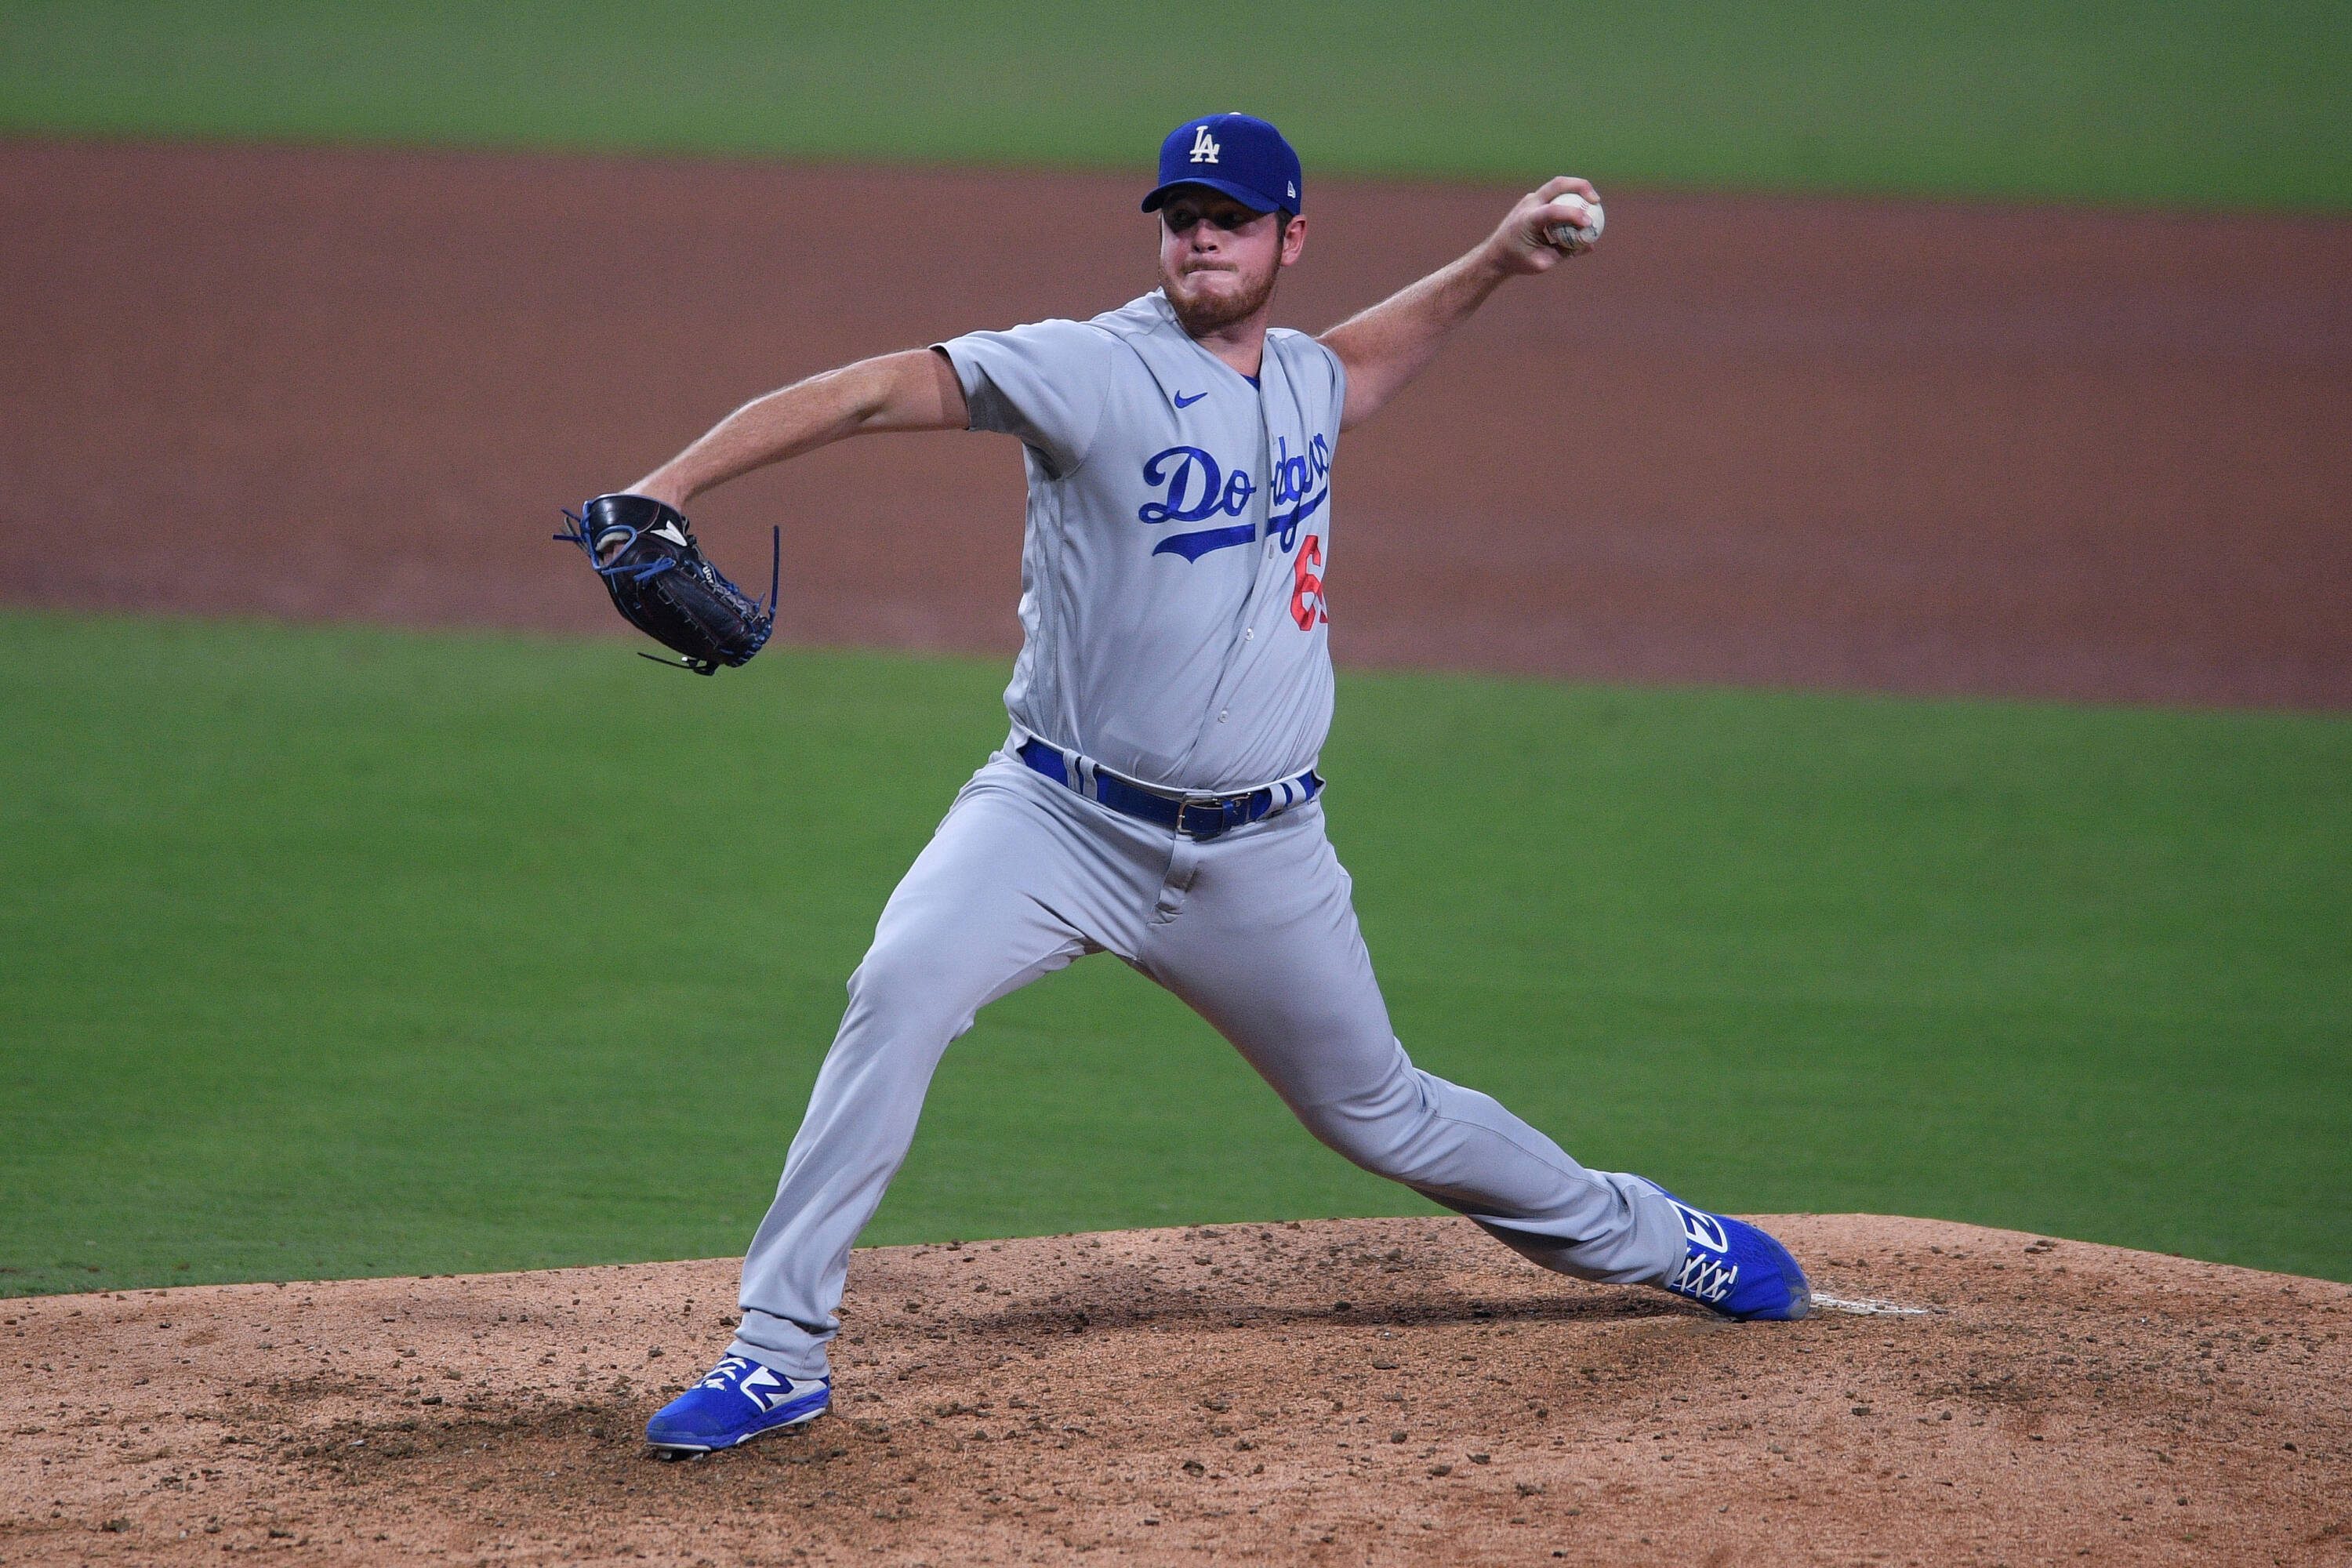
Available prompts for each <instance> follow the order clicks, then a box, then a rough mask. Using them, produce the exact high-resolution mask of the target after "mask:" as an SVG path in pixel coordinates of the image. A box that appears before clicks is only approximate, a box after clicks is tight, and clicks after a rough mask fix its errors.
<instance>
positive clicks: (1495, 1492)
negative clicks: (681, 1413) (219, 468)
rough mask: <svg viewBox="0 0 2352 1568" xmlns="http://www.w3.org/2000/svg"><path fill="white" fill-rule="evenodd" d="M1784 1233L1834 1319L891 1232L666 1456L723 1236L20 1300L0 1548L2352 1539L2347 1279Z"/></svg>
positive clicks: (2164, 1551) (2023, 1551) (1427, 1266)
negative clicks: (289, 1281) (837, 1294)
mask: <svg viewBox="0 0 2352 1568" xmlns="http://www.w3.org/2000/svg"><path fill="white" fill-rule="evenodd" d="M1769 1223H1771V1224H1773V1225H1774V1226H1775V1227H1776V1228H1778V1229H1779V1230H1780V1231H1781V1233H1782V1234H1783V1235H1785V1236H1786V1237H1788V1238H1789V1239H1790V1242H1791V1243H1792V1245H1793V1246H1794V1247H1795V1248H1796V1250H1797V1252H1798V1253H1799V1255H1800V1256H1801V1257H1802V1258H1804V1259H1805V1260H1806V1261H1807V1262H1808V1263H1809V1264H1811V1267H1812V1268H1813V1270H1814V1273H1815V1278H1816V1283H1817V1285H1818V1286H1819V1288H1820V1289H1822V1291H1823V1292H1824V1293H1825V1294H1827V1295H1828V1296H1830V1297H1832V1298H1836V1299H1839V1300H1842V1301H1843V1302H1844V1303H1845V1310H1827V1311H1824V1312H1823V1313H1822V1314H1821V1315H1820V1316H1819V1317H1817V1318H1815V1319H1814V1320H1812V1321H1809V1322H1805V1323H1801V1324H1794V1325H1769V1326H1768V1325H1753V1326H1742V1325H1729V1324H1724V1323H1720V1322H1717V1321H1715V1320H1713V1319H1711V1318H1709V1317H1707V1316H1706V1315H1705V1314H1703V1313H1701V1312H1699V1311H1698V1310H1695V1309H1688V1308H1685V1307H1684V1306H1683V1305H1681V1304H1679V1303H1677V1302H1675V1301H1673V1300H1670V1299H1668V1298H1665V1297H1664V1296H1661V1295H1658V1294H1655V1293H1654V1292H1649V1291H1643V1290H1633V1289H1597V1288H1591V1287H1586V1286H1582V1285H1579V1284H1576V1283H1574V1282H1571V1281H1568V1280H1564V1279H1559V1278H1557V1277H1555V1276H1551V1275H1548V1274H1544V1273H1542V1272H1539V1271H1538V1270H1537V1269H1536V1268H1532V1267H1531V1266H1528V1265H1527V1264H1525V1263H1522V1262H1521V1261H1519V1260H1518V1259H1517V1258H1516V1257H1514V1256H1513V1255H1512V1254H1510V1253H1508V1252H1506V1251H1505V1250H1504V1249H1502V1248H1501V1247H1496V1246H1494V1245H1493V1244H1492V1243H1490V1242H1487V1241H1486V1240H1485V1239H1484V1238H1483V1237H1481V1236H1479V1235H1478V1233H1476V1232H1475V1231H1474V1230H1473V1229H1472V1228H1471V1227H1470V1226H1468V1225H1467V1224H1466V1223H1465V1222H1461V1221H1456V1220H1425V1219H1411V1220H1358V1221H1340V1222H1331V1223H1324V1224H1310V1225H1244V1226H1218V1227H1215V1228H1202V1229H1192V1230H1162V1231H1147V1232H1131V1233H1122V1234H1117V1235H1107V1236H1081V1237H1052V1238H1045V1239H1037V1240H1026V1241H1007V1242H1001V1243H1000V1242H987V1243H975V1244H971V1245H965V1246H948V1247H889V1248H883V1249H878V1250H874V1251H868V1252H863V1253H861V1254H859V1255H858V1258H857V1260H856V1265H855V1267H854V1268H853V1269H852V1271H851V1275H850V1298H849V1302H848V1310H847V1313H846V1316H845V1323H846V1327H845V1331H844V1334H843V1337H842V1340H841V1342H840V1343H839V1345H838V1346H837V1347H836V1358H835V1369H836V1372H837V1373H838V1374H839V1384H840V1388H841V1397H840V1402H839V1404H838V1405H837V1406H836V1414H835V1415H833V1416H830V1417H828V1418H826V1419H825V1420H824V1421H821V1422H819V1423H818V1424H817V1425H816V1426H814V1427H813V1428H810V1429H808V1430H807V1431H805V1432H802V1433H796V1434H787V1435H777V1436H771V1437H768V1438H765V1439H762V1440H761V1441H760V1442H759V1443H756V1444H754V1445H752V1446H751V1447H747V1448H743V1449H739V1450H737V1451H735V1452H732V1453H729V1454H724V1455H720V1456H718V1457H716V1458H709V1459H704V1460H697V1461H691V1462H687V1463H677V1464H664V1463H659V1462H656V1461H655V1460H653V1459H651V1458H648V1457H647V1455H646V1450H645V1448H644V1447H643V1446H642V1444H641V1443H640V1441H639V1428H640V1426H641V1425H642V1423H643V1422H644V1420H645V1418H646V1415H649V1414H650V1413H651V1412H652V1411H653V1410H654V1409H655V1408H656V1406H658V1405H660V1404H661V1403H662V1402H663V1401H664V1400H666V1399H667V1398H668V1397H669V1395H670V1394H671V1393H672V1392H673V1391H674V1389H675V1388H676V1387H677V1385H678V1384H680V1383H681V1382H682V1381H684V1380H685V1379H687V1378H688V1377H690V1376H692V1375H694V1374H696V1373H698V1372H700V1371H701V1370H702V1368H703V1366H704V1364H705V1363H707V1362H708V1361H709V1359H711V1358H712V1357H713V1356H714V1354H715V1352H717V1351H718V1349H719V1347H720V1345H721V1344H722V1343H723V1342H724V1341H725V1338H726V1334H725V1324H726V1322H727V1321H728V1319H729V1318H730V1315H731V1309H732V1305H733V1296H734V1277H735V1266H734V1265H733V1263H732V1262H729V1261H713V1262H701V1263H677V1264H648V1265H643V1266H637V1267H629V1268H573V1269H562V1270H558V1271H553V1272H548V1273H539V1274H512V1275H490V1276H483V1277H478V1278H462V1279H372V1280H359V1281H352V1282H346V1283H337V1284H321V1285H294V1286H269V1285H258V1286H255V1285H245V1286H226V1287H212V1288H203V1289H178V1290H152V1291H138V1292H132V1293H129V1294H122V1295H100V1296H76V1297H55V1298H49V1299H46V1300H20V1301H12V1302H7V1303H5V1304H0V1310H5V1320H0V1334H5V1344H6V1346H7V1347H8V1352H9V1360H10V1361H11V1362H12V1363H14V1365H13V1366H12V1368H11V1373H10V1376H9V1377H8V1379H7V1382H6V1384H5V1388H4V1389H0V1433H5V1435H0V1519H5V1522H0V1560H5V1561H6V1562H9V1563H34V1562H38V1563H61V1562H99V1561H106V1562H140V1563H154V1562H176V1561H188V1562H194V1561H203V1562H213V1561H217V1560H218V1559H219V1556H220V1555H221V1554H222V1553H224V1552H227V1553H232V1554H235V1553H244V1552H263V1553H269V1552H279V1551H286V1552H289V1555H290V1556H292V1557H299V1559H300V1560H303V1561H339V1562H340V1561H353V1562H401V1561H411V1560H420V1559H421V1560H426V1561H436V1562H438V1561H446V1560H462V1561H467V1562H496V1563H509V1562H511V1563H556V1562H563V1563H572V1562H586V1561H595V1562H604V1561H611V1560H614V1559H623V1558H626V1559H647V1560H653V1561H667V1562H681V1563H685V1562H713V1561H716V1562H728V1563H801V1562H807V1561H819V1562H834V1561H853V1562H864V1561H876V1562H888V1563H919V1562H928V1563H969V1562H979V1563H988V1562H1027V1561H1066V1560H1067V1559H1068V1558H1069V1557H1071V1556H1072V1555H1074V1554H1078V1553H1092V1552H1100V1553H1101V1554H1102V1559H1101V1560H1142V1561H1155V1562H1173V1561H1188V1562H1189V1561H1202V1560H1208V1561H1215V1560H1219V1559H1225V1558H1232V1557H1238V1556H1243V1555H1248V1556H1251V1557H1258V1558H1266V1559H1274V1560H1280V1561H1305V1562H1323V1561H1330V1562H1342V1561H1344V1562H1359V1561H1360V1562H1379V1563H1391V1562H1400V1563H1401V1562H1435V1561H1444V1562H1448V1563H1506V1562H1508V1563H1527V1562H1533V1561H1549V1560H1551V1559H1554V1558H1565V1559H1567V1560H1569V1561H1571V1562H1672V1563H1782V1562H1790V1563H1794V1562H1804V1563H1812V1562H1815V1561H1832V1560H1833V1561H1841V1562H1843V1561H1866V1562H1872V1563H1878V1562H1890V1563H1891V1562H1931V1563H1952V1562H1961V1561H1978V1560H1980V1559H1981V1560H1984V1561H1993V1560H2007V1561H2011V1562H2016V1563H2028V1562H2042V1563H2069V1562H2073V1561H2075V1560H2077V1559H2081V1558H2088V1559H2091V1560H2093V1561H2095V1562H2098V1563H2124V1562H2132V1563H2138V1562H2179V1563H2217V1562H2228V1563H2344V1562H2352V1397H2347V1388H2352V1344H2347V1341H2346V1337H2345V1331H2346V1330H2347V1329H2352V1288H2347V1287H2345V1286H2341V1285H2336V1284H2330V1283H2327V1282H2325V1281H2320V1280H2313V1279H2294V1278H2291V1277H2288V1276H2284V1275H2273V1274H2261V1273H2255V1272H2252V1271H2250V1270H2246V1269H2240V1268H2222V1267H2220V1266H2217V1265H2213V1264H2205V1263H2190V1262H2184V1261H2181V1260H2179V1259H2177V1258H2162V1257H2156V1256H2152V1255H2149V1254H2146V1253H2137V1252H2126V1251H2122V1250H2119V1249H2116V1248H2113V1247H2092V1246H2086V1245H2084V1244H2080V1243H2075V1242H2053V1241H2049V1240H2041V1239H2036V1238H2034V1237H2029V1236H2021V1235H2016V1234H2012V1233H2010V1232H2005V1231H1993V1230H1983V1229H1979V1228H1976V1227H1973V1226H1958V1225H1946V1224H1940V1223H1936V1222H1931V1221H1926V1220H1909V1219H1888V1218H1881V1217H1878V1216H1874V1215H1819V1216H1801V1217H1793V1218H1789V1219H1784V1220H1776V1221H1771V1222H1769ZM1898 1309H1899V1310H1898Z"/></svg>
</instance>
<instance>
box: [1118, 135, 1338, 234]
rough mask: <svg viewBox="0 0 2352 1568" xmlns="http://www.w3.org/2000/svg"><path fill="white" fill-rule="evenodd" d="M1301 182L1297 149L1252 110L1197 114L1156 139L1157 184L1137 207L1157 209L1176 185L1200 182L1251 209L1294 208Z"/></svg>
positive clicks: (1150, 210) (1146, 210) (1304, 179)
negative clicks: (1158, 140) (1158, 147)
mask: <svg viewBox="0 0 2352 1568" xmlns="http://www.w3.org/2000/svg"><path fill="white" fill-rule="evenodd" d="M1306 184H1307V181H1306V176H1304V175H1303V174H1300V173H1299V171H1298V154H1297V153H1294V152H1292V151H1291V150H1290V143H1289V142H1286V141H1284V140H1283V139H1282V132H1279V131H1276V129H1275V128H1274V127H1273V126H1272V125H1270V124H1268V123H1267V122H1266V121H1263V120H1260V119H1259V118H1258V117H1257V116H1256V115H1255V114H1210V115H1203V116H1202V118H1200V119H1198V120H1188V121H1184V123H1183V124H1181V125H1179V126H1178V127H1177V128H1176V129H1175V130H1173V131H1171V132H1169V133H1168V140H1167V141H1165V142H1161V143H1160V184H1159V185H1158V186H1157V187H1155V188H1154V189H1153V191H1152V193H1151V194H1150V195H1148V196H1146V197H1144V198H1143V210H1144V211H1145V212H1148V213H1150V212H1158V211H1159V210H1160V207H1161V206H1162V205H1165V204H1166V202H1167V200H1168V193H1169V192H1170V191H1171V190H1173V189H1175V188H1176V187H1177V186H1178V185H1206V186H1208V187H1209V188H1210V189H1211V190H1213V191H1223V193H1224V194H1225V195H1229V196H1231V197H1233V198H1234V200H1235V201H1237V202H1239V203H1241V204H1242V205H1244V206H1245V207H1248V208H1249V209H1250V210H1251V211H1253V212H1262V213H1270V212H1286V213H1295V212H1297V211H1299V210H1300V207H1299V200H1300V193H1301V191H1302V190H1303V188H1304V187H1305V185H1306Z"/></svg>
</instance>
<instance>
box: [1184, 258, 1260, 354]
mask: <svg viewBox="0 0 2352 1568" xmlns="http://www.w3.org/2000/svg"><path fill="white" fill-rule="evenodd" d="M1281 278H1282V267H1281V264H1280V263H1279V262H1276V263H1275V264H1273V265H1270V266H1268V267H1267V268H1266V269H1265V277H1263V278H1260V279H1255V280H1252V281H1250V282H1249V283H1248V285H1247V286H1246V287H1244V289H1242V290H1241V291H1240V292H1239V293H1237V294H1213V295H1209V296H1207V297H1201V296H1194V297H1193V298H1192V299H1191V300H1186V299H1185V298H1184V296H1182V295H1181V294H1179V293H1178V292H1177V290H1176V289H1175V287H1174V284H1173V281H1172V280H1171V279H1170V278H1168V277H1167V275H1166V274H1164V273H1163V274H1162V275H1161V276H1160V288H1161V289H1162V291H1163V292H1165V293H1166V294H1167V296H1168V305H1169V308H1170V309H1171V310H1174V311H1175V312H1176V323H1177V325H1179V326H1181V327H1182V328H1183V329H1184V331H1185V334H1186V335H1187V336H1189V337H1195V338H1202V337H1206V336H1208V335H1209V334H1210V333H1211V332H1214V331H1222V330H1223V329H1224V328H1226V327H1230V326H1232V325H1233V324H1234V322H1236V321H1247V320H1249V319H1250V318H1251V317H1252V316H1254V315H1255V314H1257V312H1259V311H1260V310H1265V306H1266V302H1267V301H1268V300H1272V299H1273V298H1274V286H1275V284H1276V282H1278V281H1280V279H1281Z"/></svg>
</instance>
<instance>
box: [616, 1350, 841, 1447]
mask: <svg viewBox="0 0 2352 1568" xmlns="http://www.w3.org/2000/svg"><path fill="white" fill-rule="evenodd" d="M832 1403H833V1381H832V1379H830V1378H822V1377H819V1378H806V1377H786V1376H785V1375H784V1374H783V1373H780V1372H777V1371H774V1370H772V1368H769V1367H764V1366H761V1364H760V1363H758V1362H756V1361H751V1360H750V1359H748V1358H746V1357H743V1356H740V1355H730V1356H729V1357H727V1358H726V1359H725V1360H723V1361H721V1362H720V1363H719V1364H718V1365H717V1366H715V1367H713V1368H711V1369H710V1375H709V1376H708V1377H706V1378H704V1379H703V1380H702V1381H701V1382H700V1383H698V1384H695V1385H694V1386H693V1387H692V1388H689V1389H688V1390H687V1391H686V1392H685V1393H684V1394H679V1395H678V1396H677V1398H676V1399H673V1400H671V1401H670V1402H669V1403H668V1404H667V1405H663V1406H662V1407H661V1410H660V1412H659V1413H658V1414H656V1415H655V1416H654V1418H653V1419H652V1420H650V1421H648V1422H646V1442H647V1443H650V1444H651V1445H653V1447H656V1449H659V1450H660V1451H661V1452H662V1453H663V1454H665V1455H671V1456H675V1455H678V1454H708V1453H710V1452H712V1451H713V1450H715V1449H719V1448H731V1447H734V1446H735V1445H736V1444H738V1443H745V1442H749V1441H751V1439H752V1438H754V1437H756V1436H759V1435H760V1434H761V1433H762V1432H773V1431H776V1430H778V1429H779V1428H782V1427H785V1426H806V1425H807V1424H808V1423H809V1422H812V1421H814V1420H815V1419H816V1418H817V1417H818V1416H820V1415H824V1413H825V1409H826V1407H827V1406H828V1405H831V1404H832Z"/></svg>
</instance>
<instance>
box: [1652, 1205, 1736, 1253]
mask: <svg viewBox="0 0 2352 1568" xmlns="http://www.w3.org/2000/svg"><path fill="white" fill-rule="evenodd" d="M1666 1201H1667V1202H1668V1203H1670V1204H1673V1205H1675V1213H1676V1214H1678V1215H1682V1216H1683V1234H1684V1235H1685V1236H1686V1237H1690V1239H1691V1240H1693V1241H1695V1242H1696V1243H1697V1244H1698V1245H1699V1246H1701V1247H1706V1249H1707V1250H1708V1251H1709V1252H1728V1251H1730V1250H1731V1237H1728V1236H1727V1235H1725V1234H1724V1230H1723V1222H1722V1221H1721V1220H1719V1219H1717V1218H1716V1217H1715V1216H1714V1215H1711V1214H1707V1213H1705V1212H1703V1211H1701V1210H1699V1209H1695V1208H1693V1207H1691V1206H1690V1205H1688V1204H1686V1203H1683V1202H1681V1201H1679V1200H1677V1199H1675V1198H1668V1199H1667V1200H1666Z"/></svg>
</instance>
